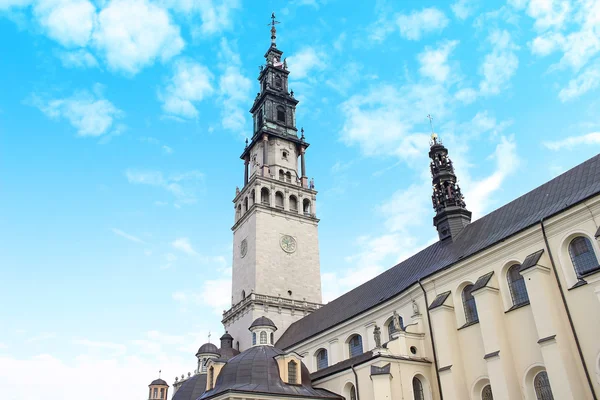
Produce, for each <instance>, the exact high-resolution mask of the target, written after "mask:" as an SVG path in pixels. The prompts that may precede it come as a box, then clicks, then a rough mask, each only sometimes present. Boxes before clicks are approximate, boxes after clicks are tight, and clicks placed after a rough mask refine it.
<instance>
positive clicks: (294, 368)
mask: <svg viewBox="0 0 600 400" xmlns="http://www.w3.org/2000/svg"><path fill="white" fill-rule="evenodd" d="M297 375H298V364H297V363H296V361H294V360H292V361H290V362H289V363H288V383H290V384H292V385H295V384H297V383H298V380H297V378H296V376H297Z"/></svg>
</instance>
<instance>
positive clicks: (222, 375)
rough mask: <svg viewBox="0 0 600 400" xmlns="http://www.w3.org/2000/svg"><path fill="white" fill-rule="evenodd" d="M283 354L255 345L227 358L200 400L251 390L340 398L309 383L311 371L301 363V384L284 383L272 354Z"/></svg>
mask: <svg viewBox="0 0 600 400" xmlns="http://www.w3.org/2000/svg"><path fill="white" fill-rule="evenodd" d="M282 354H285V353H284V352H282V351H281V350H279V349H276V348H274V347H273V346H254V347H251V348H249V349H248V350H246V351H244V352H243V353H241V354H239V355H237V356H235V357H234V358H232V359H230V360H229V361H227V364H225V365H224V366H223V368H222V369H221V372H219V376H218V377H217V382H216V384H215V388H214V389H212V390H209V391H207V392H205V393H204V394H203V395H202V397H200V399H203V400H204V399H210V398H213V397H216V396H218V395H219V394H221V393H224V392H228V391H233V392H236V391H239V392H254V393H257V392H258V393H267V394H279V395H282V396H285V397H287V396H290V397H291V396H293V397H299V398H303V399H307V398H308V399H310V398H318V399H339V400H341V399H343V398H342V397H340V396H338V395H336V394H333V393H331V392H328V391H326V390H324V389H315V388H313V387H312V385H311V381H310V373H309V372H308V369H307V368H306V366H305V365H304V364H303V363H301V366H300V367H301V377H302V379H301V382H300V384H294V385H291V384H287V383H285V382H283V381H282V380H281V378H280V376H279V366H278V365H277V360H275V357H277V356H279V355H282Z"/></svg>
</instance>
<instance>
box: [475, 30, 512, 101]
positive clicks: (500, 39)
mask: <svg viewBox="0 0 600 400" xmlns="http://www.w3.org/2000/svg"><path fill="white" fill-rule="evenodd" d="M489 41H490V43H491V44H492V52H491V53H488V54H487V55H486V56H485V58H484V60H483V63H482V65H481V73H482V75H483V80H482V81H481V83H480V84H479V90H480V92H481V94H483V95H494V94H498V93H500V91H501V90H503V89H504V88H505V87H506V86H507V85H508V83H509V81H510V78H512V76H513V75H514V74H515V72H516V71H517V68H518V66H519V59H518V58H517V55H516V54H515V50H517V49H518V47H517V46H516V45H515V44H514V43H513V41H512V38H511V36H510V33H509V32H508V31H506V30H502V31H500V30H494V31H493V32H492V33H491V35H490V37H489Z"/></svg>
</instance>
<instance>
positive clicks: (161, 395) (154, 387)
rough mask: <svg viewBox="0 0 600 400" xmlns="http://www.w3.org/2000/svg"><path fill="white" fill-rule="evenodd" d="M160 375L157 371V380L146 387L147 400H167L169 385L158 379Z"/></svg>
mask: <svg viewBox="0 0 600 400" xmlns="http://www.w3.org/2000/svg"><path fill="white" fill-rule="evenodd" d="M160 373H161V371H158V379H155V380H153V381H152V383H150V384H149V385H148V388H149V390H148V400H167V396H168V392H169V385H168V384H167V382H165V381H164V380H163V379H161V378H160Z"/></svg>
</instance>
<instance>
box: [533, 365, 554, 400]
mask: <svg viewBox="0 0 600 400" xmlns="http://www.w3.org/2000/svg"><path fill="white" fill-rule="evenodd" d="M533 387H534V389H535V397H536V399H537V400H554V396H553V395H552V389H551V388H550V380H549V379H548V374H547V373H546V371H541V372H538V374H537V375H536V376H535V378H533Z"/></svg>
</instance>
